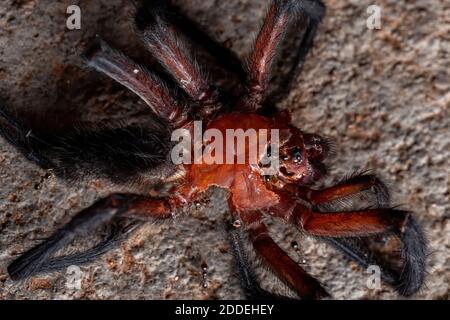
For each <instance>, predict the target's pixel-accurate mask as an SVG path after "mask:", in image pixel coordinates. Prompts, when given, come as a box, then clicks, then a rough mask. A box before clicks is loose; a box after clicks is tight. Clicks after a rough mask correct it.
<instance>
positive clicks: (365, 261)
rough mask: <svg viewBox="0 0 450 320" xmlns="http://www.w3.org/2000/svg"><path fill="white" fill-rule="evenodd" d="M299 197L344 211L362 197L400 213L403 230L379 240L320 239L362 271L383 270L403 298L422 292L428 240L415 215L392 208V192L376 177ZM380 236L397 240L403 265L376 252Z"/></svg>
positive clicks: (363, 174)
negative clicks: (376, 243) (350, 202)
mask: <svg viewBox="0 0 450 320" xmlns="http://www.w3.org/2000/svg"><path fill="white" fill-rule="evenodd" d="M299 194H302V196H303V197H304V198H306V199H308V200H309V201H311V203H312V204H313V205H315V206H317V207H318V208H320V209H321V210H324V209H326V210H327V211H330V210H331V211H336V210H337V211H341V210H343V208H345V206H348V204H347V202H346V200H348V199H349V198H350V199H352V198H358V197H362V198H363V199H365V200H368V201H369V205H370V206H372V207H375V208H385V209H387V210H391V211H392V212H393V214H394V212H397V214H399V215H404V216H406V218H405V221H404V222H403V225H402V227H401V228H400V229H395V230H394V231H392V232H386V233H384V234H382V235H379V236H375V237H374V236H367V237H321V236H319V237H318V238H320V239H322V240H325V241H326V242H328V243H330V244H332V245H333V246H334V247H336V248H337V249H339V250H340V251H341V252H343V253H344V254H345V255H346V256H347V257H348V258H349V259H351V260H353V261H355V262H357V263H358V264H359V265H360V266H361V267H363V268H368V267H369V266H370V265H377V266H380V269H381V275H382V278H383V280H384V281H385V282H386V283H388V284H390V285H392V286H393V287H394V288H396V290H397V291H398V292H399V293H400V294H402V295H404V296H409V295H411V294H413V293H414V292H416V291H417V290H418V289H419V287H420V285H418V284H421V283H423V281H424V278H425V268H426V266H425V261H426V255H427V242H426V237H425V235H424V233H423V231H422V229H421V227H420V225H419V224H418V222H417V221H416V219H415V218H414V216H413V215H412V214H410V213H407V212H404V211H401V210H396V209H391V208H390V206H391V204H390V195H389V190H388V188H387V186H386V184H385V183H384V182H383V181H381V180H380V179H379V178H378V177H377V176H376V175H374V174H371V173H369V172H367V171H366V172H360V173H355V174H353V175H351V176H350V177H348V178H346V179H344V180H342V181H341V182H339V183H338V184H336V185H334V186H333V187H329V188H325V189H322V190H311V189H310V190H309V191H306V189H301V188H300V189H299ZM369 211H370V210H368V212H369ZM380 236H383V237H385V238H390V237H396V238H398V240H399V241H400V244H399V246H400V252H401V256H400V257H398V259H400V261H396V260H395V259H394V261H392V260H393V259H392V257H391V259H390V260H387V259H386V257H384V256H383V254H382V253H381V252H378V251H377V250H374V246H373V243H374V242H376V239H377V238H379V237H380Z"/></svg>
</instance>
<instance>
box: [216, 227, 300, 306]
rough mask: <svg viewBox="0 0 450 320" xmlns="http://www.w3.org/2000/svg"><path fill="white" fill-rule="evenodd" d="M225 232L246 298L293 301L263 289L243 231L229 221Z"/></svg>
mask: <svg viewBox="0 0 450 320" xmlns="http://www.w3.org/2000/svg"><path fill="white" fill-rule="evenodd" d="M225 230H226V232H227V235H228V241H229V244H230V247H231V250H232V254H233V258H234V265H235V268H236V271H237V274H238V276H239V279H240V280H241V286H242V289H243V291H244V295H245V297H246V298H247V299H249V300H274V299H280V300H291V299H292V298H290V297H285V296H280V295H277V294H274V293H271V292H269V291H267V290H264V289H263V288H261V285H260V282H259V280H258V277H257V275H256V273H255V270H254V267H253V266H252V263H251V261H250V258H249V253H248V252H247V249H246V248H245V245H244V239H243V237H244V235H243V234H242V230H241V229H240V227H236V226H235V225H233V223H231V222H229V221H227V222H225Z"/></svg>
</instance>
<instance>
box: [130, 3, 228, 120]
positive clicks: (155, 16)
mask: <svg viewBox="0 0 450 320" xmlns="http://www.w3.org/2000/svg"><path fill="white" fill-rule="evenodd" d="M151 3H152V6H151V7H149V6H148V5H146V6H144V7H143V8H142V9H141V10H139V11H138V13H137V15H136V19H135V21H136V26H137V28H138V30H139V32H140V33H141V35H142V38H143V40H144V42H145V44H146V45H147V47H148V49H149V50H150V52H151V53H152V54H153V55H154V56H155V57H156V58H157V59H158V60H159V61H160V62H161V64H162V65H163V66H164V67H165V68H166V69H167V70H168V71H169V72H170V73H171V74H172V76H173V77H174V79H175V80H176V81H177V82H178V84H179V85H180V87H181V88H183V89H184V91H185V92H186V93H187V94H188V95H189V97H190V98H191V99H192V100H193V101H194V102H196V103H198V104H199V105H200V106H201V110H200V115H201V117H202V118H210V117H211V116H212V115H213V114H214V113H216V112H217V111H218V110H219V109H220V107H221V104H220V101H219V93H218V90H217V89H216V88H214V87H212V86H211V85H210V84H209V83H208V81H207V77H206V76H205V75H204V74H203V72H202V70H201V69H200V67H199V66H198V64H197V63H196V61H195V59H194V58H192V56H191V54H190V53H189V52H188V49H187V48H186V45H185V44H184V43H183V42H182V41H181V39H179V38H178V37H177V36H176V33H175V30H174V27H173V26H172V25H171V24H170V23H169V22H168V21H167V19H166V18H165V17H164V11H163V10H164V3H162V2H161V1H159V0H157V1H152V2H151Z"/></svg>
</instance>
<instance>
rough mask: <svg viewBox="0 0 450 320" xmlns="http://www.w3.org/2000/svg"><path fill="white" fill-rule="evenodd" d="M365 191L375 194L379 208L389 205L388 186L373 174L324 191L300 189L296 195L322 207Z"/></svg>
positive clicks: (344, 182)
mask: <svg viewBox="0 0 450 320" xmlns="http://www.w3.org/2000/svg"><path fill="white" fill-rule="evenodd" d="M365 191H371V192H373V193H374V194H375V196H376V202H377V206H378V207H380V206H382V207H385V206H387V205H389V200H390V199H389V198H390V196H389V191H388V189H387V187H386V185H385V184H384V183H383V181H381V180H380V179H379V178H378V177H377V176H375V175H373V174H358V175H355V176H353V177H351V178H349V179H346V180H345V181H343V182H341V183H338V184H337V185H334V186H332V187H329V188H326V189H322V190H313V189H309V188H305V187H300V188H298V190H297V191H296V193H297V195H298V196H299V197H301V198H302V199H305V200H308V201H310V202H311V203H312V204H314V205H321V204H325V203H328V202H332V201H335V200H340V199H343V198H346V197H350V196H353V195H356V194H359V193H362V192H365Z"/></svg>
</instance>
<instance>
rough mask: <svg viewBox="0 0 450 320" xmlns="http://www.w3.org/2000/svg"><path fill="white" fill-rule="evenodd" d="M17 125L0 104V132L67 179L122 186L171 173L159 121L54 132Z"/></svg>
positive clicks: (164, 127)
mask: <svg viewBox="0 0 450 320" xmlns="http://www.w3.org/2000/svg"><path fill="white" fill-rule="evenodd" d="M22 120H23V119H22ZM21 122H23V121H20V120H19V119H16V118H15V117H14V116H13V115H12V114H11V113H10V112H9V111H8V110H6V108H5V107H4V106H0V134H1V135H2V136H3V137H4V138H6V139H7V140H8V141H9V142H10V143H11V144H12V145H13V146H15V147H16V148H17V150H19V151H20V152H21V153H22V154H23V155H24V156H25V157H26V158H27V159H28V160H30V161H32V162H34V163H36V164H37V165H39V166H40V167H41V168H43V169H46V170H48V169H51V170H53V172H54V173H55V174H56V175H57V176H60V177H63V178H66V179H70V180H76V179H78V178H80V177H83V176H94V177H106V178H109V179H110V180H112V181H115V182H121V183H123V182H126V181H135V180H140V176H141V175H143V174H146V177H153V179H154V180H155V181H157V180H158V179H161V178H162V177H161V175H163V174H164V173H165V172H167V173H168V174H169V173H171V171H172V169H173V168H171V167H172V165H171V163H170V161H169V159H168V153H169V150H170V148H171V142H170V130H169V129H168V126H167V125H166V124H164V122H162V121H160V120H158V119H152V121H148V122H147V123H146V124H145V125H123V124H118V125H117V126H113V125H111V124H108V125H106V124H87V123H85V124H78V125H75V126H74V127H72V128H67V129H65V130H64V131H61V132H58V133H57V134H48V133H39V132H36V131H34V130H33V128H29V127H26V126H25V125H24V124H23V123H21Z"/></svg>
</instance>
